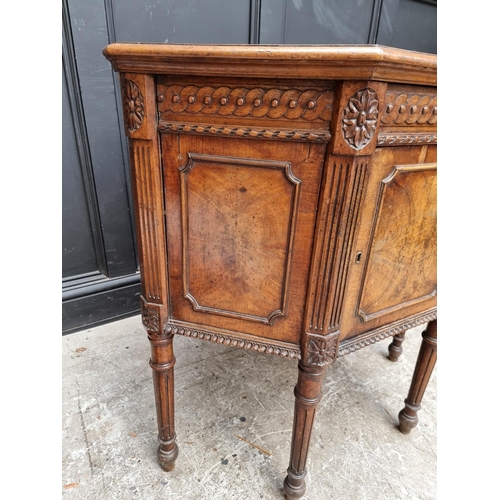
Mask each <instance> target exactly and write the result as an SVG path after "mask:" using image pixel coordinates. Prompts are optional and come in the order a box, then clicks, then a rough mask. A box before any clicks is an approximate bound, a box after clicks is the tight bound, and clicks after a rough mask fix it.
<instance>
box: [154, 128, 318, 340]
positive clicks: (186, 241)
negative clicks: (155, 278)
mask: <svg viewBox="0 0 500 500" xmlns="http://www.w3.org/2000/svg"><path fill="white" fill-rule="evenodd" d="M161 147H162V158H163V169H164V179H165V206H166V221H167V222H166V225H167V249H168V273H169V298H170V321H174V322H175V321H177V322H181V323H182V324H189V325H193V324H195V325H196V324H197V325H201V324H202V325H204V327H207V328H210V327H213V328H215V329H227V330H230V331H237V332H242V333H248V334H252V335H257V336H259V337H265V338H272V339H276V340H281V341H286V342H294V343H296V342H298V340H299V335H300V326H301V318H302V309H303V306H304V301H305V294H306V287H307V275H308V264H309V259H310V253H311V248H312V239H313V231H314V220H315V208H316V203H317V197H318V191H319V183H320V177H321V165H322V160H323V155H324V150H325V145H324V144H308V143H291V142H288V143H287V142H279V141H269V140H267V141H265V140H252V139H239V138H221V137H204V136H192V135H184V134H178V135H176V134H163V135H162V143H161Z"/></svg>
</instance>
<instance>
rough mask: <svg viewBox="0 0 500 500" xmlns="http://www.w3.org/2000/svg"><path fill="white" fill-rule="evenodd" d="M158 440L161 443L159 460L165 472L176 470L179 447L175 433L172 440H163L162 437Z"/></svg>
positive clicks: (158, 452)
mask: <svg viewBox="0 0 500 500" xmlns="http://www.w3.org/2000/svg"><path fill="white" fill-rule="evenodd" d="M158 442H159V443H160V444H159V446H158V451H157V453H156V456H157V457H158V462H159V463H160V466H161V468H162V469H163V470H164V471H165V472H170V471H171V470H174V467H175V460H176V458H177V456H178V455H179V448H178V447H177V443H176V442H175V434H174V437H173V439H172V440H171V441H170V442H168V441H162V440H161V439H160V438H158Z"/></svg>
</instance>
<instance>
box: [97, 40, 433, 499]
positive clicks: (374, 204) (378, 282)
mask: <svg viewBox="0 0 500 500" xmlns="http://www.w3.org/2000/svg"><path fill="white" fill-rule="evenodd" d="M104 55H105V56H106V58H107V59H108V60H109V61H111V64H112V66H113V68H114V69H115V70H116V71H118V72H119V73H120V77H121V90H122V98H123V109H124V119H125V129H126V133H127V136H128V140H129V146H130V160H131V169H132V184H133V196H134V203H135V205H134V206H135V216H136V223H137V232H138V235H137V236H138V247H139V253H140V266H141V276H142V297H141V301H142V319H143V323H144V325H145V328H146V330H147V333H148V337H149V340H150V342H151V352H152V353H151V362H150V364H151V368H152V369H153V379H154V388H155V395H156V406H157V418H158V428H159V448H158V459H159V462H160V464H161V466H162V467H163V469H165V470H167V471H169V470H171V469H173V467H174V462H175V459H176V457H177V454H178V448H177V444H176V442H175V432H174V363H175V358H174V354H173V346H172V341H173V338H174V336H175V335H184V336H188V337H195V338H199V339H204V340H209V341H211V342H217V343H220V344H224V345H228V346H234V347H239V348H243V349H252V350H255V351H259V352H262V353H268V354H274V355H277V356H284V357H288V358H292V359H297V360H298V381H297V385H296V387H295V416H294V423H293V435H292V444H291V453H290V464H289V467H288V474H287V476H286V478H285V482H284V489H285V494H286V496H287V497H288V498H299V497H301V496H302V495H303V494H304V491H305V480H304V478H305V475H306V459H307V453H308V448H309V442H310V438H311V431H312V427H313V421H314V415H315V412H316V408H317V405H318V402H319V400H320V398H321V384H322V380H323V377H324V375H325V371H326V369H327V367H328V365H330V364H331V363H333V362H334V361H335V360H336V359H337V358H338V357H339V356H344V355H346V354H349V353H352V352H354V351H356V350H358V349H360V348H362V347H364V346H367V345H370V344H372V343H374V342H377V341H379V340H382V339H385V338H388V337H391V336H392V337H394V339H393V341H392V344H391V345H390V347H389V358H390V359H392V360H393V361H395V360H396V359H397V358H398V356H399V355H400V353H401V350H402V348H401V344H402V342H403V339H404V334H405V331H406V330H407V329H409V328H412V327H414V326H417V325H420V324H427V327H426V329H425V331H424V333H423V341H422V347H421V350H420V353H419V356H418V359H417V366H416V368H415V372H414V376H413V380H412V382H411V386H410V391H409V394H408V397H407V398H406V400H405V406H404V408H403V409H402V410H401V412H400V416H399V418H400V427H399V428H400V430H401V431H402V432H404V433H407V432H410V430H411V429H412V428H413V427H414V426H415V425H416V423H417V411H418V409H419V408H420V402H421V400H422V396H423V393H424V391H425V388H426V385H427V382H428V380H429V377H430V374H431V372H432V369H433V366H434V364H435V361H436V355H437V354H436V352H437V319H436V318H437V314H436V299H437V283H436V174H437V164H436V147H437V146H436V142H437V135H436V127H437V126H436V122H437V101H436V56H434V55H429V54H423V53H417V52H410V51H404V50H399V49H393V48H387V47H380V46H262V45H254V46H251V45H248V46H230V45H223V46H215V45H214V46H206V45H205V46H203V45H167V44H126V43H119V44H112V45H109V46H108V47H106V48H105V49H104ZM272 359H273V358H272V357H269V362H270V363H271V362H272ZM277 377H279V374H277Z"/></svg>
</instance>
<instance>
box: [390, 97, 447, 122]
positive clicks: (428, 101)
mask: <svg viewBox="0 0 500 500" xmlns="http://www.w3.org/2000/svg"><path fill="white" fill-rule="evenodd" d="M380 121H381V123H382V125H383V126H385V125H393V124H394V125H412V124H414V123H417V124H420V125H423V124H429V125H434V124H435V123H437V97H436V96H435V95H423V94H413V95H412V94H398V93H389V92H388V93H387V94H386V96H385V109H384V113H383V115H382V118H381V119H380Z"/></svg>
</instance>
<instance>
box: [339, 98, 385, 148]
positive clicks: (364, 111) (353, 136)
mask: <svg viewBox="0 0 500 500" xmlns="http://www.w3.org/2000/svg"><path fill="white" fill-rule="evenodd" d="M378 107H379V102H378V97H377V93H376V92H375V90H373V89H371V88H365V89H361V90H358V91H357V92H356V94H354V95H353V96H352V97H351V98H350V99H349V101H348V103H347V106H346V107H345V108H344V112H343V115H342V132H343V134H344V139H345V140H346V142H347V144H349V146H351V148H353V149H357V150H360V149H363V148H364V147H365V146H366V145H367V144H368V143H369V142H370V141H371V140H372V138H373V135H374V134H375V129H376V128H377V119H378V112H379V109H378Z"/></svg>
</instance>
